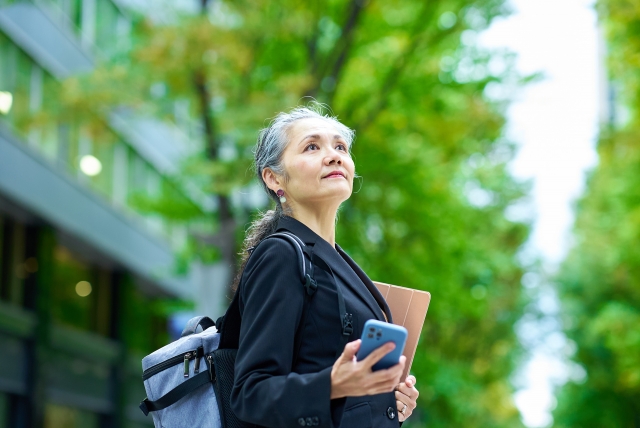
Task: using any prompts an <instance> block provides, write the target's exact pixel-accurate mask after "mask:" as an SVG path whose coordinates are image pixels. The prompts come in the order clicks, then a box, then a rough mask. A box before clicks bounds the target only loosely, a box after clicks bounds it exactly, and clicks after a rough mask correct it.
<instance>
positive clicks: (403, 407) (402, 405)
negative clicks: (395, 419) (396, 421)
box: [396, 400, 409, 417]
mask: <svg viewBox="0 0 640 428" xmlns="http://www.w3.org/2000/svg"><path fill="white" fill-rule="evenodd" d="M396 407H397V408H398V415H399V416H402V417H406V416H407V413H408V411H409V405H408V404H406V403H404V402H402V401H400V400H396ZM403 410H404V412H403Z"/></svg>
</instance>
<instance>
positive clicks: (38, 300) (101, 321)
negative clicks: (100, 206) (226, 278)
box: [0, 0, 198, 428]
mask: <svg viewBox="0 0 640 428" xmlns="http://www.w3.org/2000/svg"><path fill="white" fill-rule="evenodd" d="M12 3H14V1H13V0H0V7H4V6H6V5H10V4H12ZM33 3H34V4H37V5H38V7H40V6H41V5H44V6H46V7H47V8H48V9H49V12H51V14H52V16H53V17H54V18H56V19H57V20H58V21H59V23H62V24H64V25H66V26H68V28H69V29H71V31H72V32H73V33H74V34H75V35H76V36H77V38H78V41H80V42H81V44H82V46H84V47H85V48H87V49H88V50H89V51H91V52H92V53H94V54H97V55H109V54H110V53H111V52H113V50H114V49H115V48H116V47H117V46H116V44H117V43H119V42H120V41H122V40H123V38H122V36H123V35H125V34H126V32H127V31H128V19H127V18H126V17H125V16H124V15H123V14H122V13H121V11H120V10H119V9H118V7H117V6H116V4H114V3H113V2H112V1H111V0H42V1H39V2H33ZM60 89H61V85H60V82H59V81H58V80H57V79H56V78H55V77H54V76H52V75H51V74H50V73H48V72H47V70H46V69H44V68H42V67H41V65H39V64H38V63H37V62H36V61H35V60H34V59H33V58H31V57H29V56H28V55H27V54H26V53H25V52H24V51H23V50H22V49H20V48H19V47H18V45H17V44H16V43H14V42H13V41H12V40H11V39H10V38H9V37H8V36H7V35H5V34H4V33H2V32H1V31H0V126H1V127H2V128H3V131H4V130H8V131H9V132H10V133H11V134H12V135H13V136H15V137H17V138H16V139H17V140H19V141H20V142H21V144H23V145H24V148H25V151H27V152H28V153H29V154H30V155H32V156H33V157H36V158H40V159H42V160H45V161H46V162H48V165H49V166H50V167H52V168H53V169H55V170H56V171H57V172H59V173H60V174H61V175H63V176H65V177H66V178H67V179H69V180H71V181H73V182H75V183H77V184H78V185H80V186H82V187H83V188H84V189H85V190H88V191H89V192H90V193H91V194H92V195H95V196H97V197H98V199H99V200H100V202H102V203H104V204H107V205H108V206H110V207H112V208H113V210H115V211H117V212H120V213H121V214H123V217H124V218H127V219H128V218H133V219H135V220H137V221H134V223H135V224H136V225H140V228H143V229H144V230H146V231H147V232H148V233H149V234H151V235H153V236H155V237H157V238H160V240H161V241H164V242H167V243H168V244H169V245H170V247H172V248H173V249H174V251H176V252H177V251H179V250H180V249H182V248H184V246H185V245H186V239H187V231H186V226H184V225H183V224H181V223H172V222H171V221H168V220H164V219H163V218H162V217H161V216H159V215H157V214H156V213H155V212H154V209H155V207H154V204H156V202H157V201H155V202H154V200H153V198H156V199H158V200H160V199H162V197H163V196H167V195H171V199H172V200H175V198H176V197H177V198H182V202H183V203H184V204H188V205H190V206H192V207H193V209H194V210H196V209H198V208H197V206H196V204H194V203H193V202H192V201H191V200H190V199H188V198H186V197H184V196H182V194H183V192H182V190H181V187H180V186H179V184H178V183H177V182H175V181H174V180H173V179H172V178H171V177H167V176H165V175H163V174H161V173H160V171H159V170H158V169H157V168H155V167H154V165H153V164H152V163H150V162H149V161H148V160H147V159H145V157H144V156H142V154H141V153H139V152H138V151H137V150H136V149H135V148H134V146H133V145H132V144H130V142H128V141H126V140H125V139H124V138H123V137H122V136H121V135H120V134H118V133H117V132H115V131H114V130H113V129H112V128H111V127H110V126H109V125H108V123H106V118H93V119H92V121H91V122H92V123H83V122H80V121H77V120H73V119H70V120H68V121H66V122H61V121H60V119H59V117H60V116H59V115H57V114H56V113H57V109H59V103H58V100H59V99H60V93H59V91H60ZM7 94H8V96H9V97H10V99H11V103H10V108H7V109H6V111H5V109H3V107H6V106H7V103H6V100H7V99H8V98H7ZM3 100H4V104H3ZM94 199H95V198H94ZM167 199H169V198H167ZM12 203H13V202H11V201H8V200H5V199H4V197H3V195H2V194H0V343H1V344H2V346H0V428H4V427H8V428H26V427H36V428H43V427H44V428H58V427H65V428H67V427H68V428H74V427H78V428H80V427H82V428H93V427H96V428H97V427H105V426H110V427H125V428H142V427H150V426H153V423H152V420H151V418H144V417H143V416H142V414H141V413H140V414H139V415H138V413H139V410H138V409H137V407H136V406H137V403H138V402H139V401H140V400H141V399H142V398H143V397H144V395H145V393H144V388H143V386H142V383H141V381H140V369H141V367H140V360H141V358H142V357H143V356H144V355H146V354H148V353H149V352H151V351H152V350H154V349H157V348H159V347H161V346H163V345H165V344H166V343H168V341H169V340H170V339H169V335H168V332H167V318H166V315H165V313H164V311H165V309H163V306H162V304H161V303H162V302H161V301H160V300H159V299H158V298H157V297H154V296H153V295H152V294H151V293H150V292H149V291H148V290H149V287H148V285H149V284H147V283H145V286H143V285H142V284H141V283H140V281H139V280H138V279H137V278H135V277H134V275H133V274H132V273H131V272H128V271H127V270H126V269H125V268H124V267H122V266H118V265H117V264H116V263H114V262H113V261H110V260H107V259H106V257H105V256H102V255H100V254H99V252H98V250H97V249H95V248H92V247H91V242H79V241H76V240H75V239H76V238H74V237H73V236H69V235H68V233H69V232H68V231H64V232H63V231H59V230H55V229H54V228H53V227H52V226H51V225H48V224H46V223H45V222H44V220H42V219H40V218H39V217H38V213H27V215H25V216H23V215H22V214H20V215H19V214H16V212H18V213H20V212H23V211H27V210H26V209H25V208H24V207H19V208H18V209H16V211H15V212H14V211H12V209H5V208H7V207H8V206H10V205H11V204H12ZM87 247H88V248H89V251H84V249H86V248H87ZM33 391H39V394H41V395H39V396H38V397H39V398H41V397H45V399H44V400H34V399H33V396H31V395H30V394H34V393H33ZM136 415H137V417H136Z"/></svg>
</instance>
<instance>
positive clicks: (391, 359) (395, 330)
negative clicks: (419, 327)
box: [356, 320, 407, 371]
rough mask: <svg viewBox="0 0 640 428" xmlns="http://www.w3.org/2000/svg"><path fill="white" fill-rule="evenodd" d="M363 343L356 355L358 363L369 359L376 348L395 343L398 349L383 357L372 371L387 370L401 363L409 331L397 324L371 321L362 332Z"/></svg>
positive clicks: (365, 324)
mask: <svg viewBox="0 0 640 428" xmlns="http://www.w3.org/2000/svg"><path fill="white" fill-rule="evenodd" d="M361 339H362V343H361V344H360V349H359V350H358V353H357V354H356V358H357V359H358V361H361V360H363V359H365V358H367V355H369V354H370V353H371V352H373V351H374V350H375V349H376V348H378V347H380V346H382V345H384V344H385V343H387V342H393V343H395V344H396V347H395V348H394V349H393V351H391V352H389V353H388V354H387V355H385V356H384V357H382V359H381V360H380V361H378V362H377V363H375V364H374V365H373V367H372V370H374V371H375V370H380V369H387V368H389V367H391V366H395V365H396V364H398V362H400V356H401V355H402V352H403V351H404V345H405V343H406V342H407V329H406V328H404V327H402V326H400V325H395V324H389V323H387V322H384V321H378V320H369V321H367V322H366V323H364V330H362V337H361Z"/></svg>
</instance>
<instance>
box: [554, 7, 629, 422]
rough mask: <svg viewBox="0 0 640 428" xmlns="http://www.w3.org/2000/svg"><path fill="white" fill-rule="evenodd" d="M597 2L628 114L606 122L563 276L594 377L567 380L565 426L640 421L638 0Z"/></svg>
mask: <svg viewBox="0 0 640 428" xmlns="http://www.w3.org/2000/svg"><path fill="white" fill-rule="evenodd" d="M598 11H599V13H600V18H601V22H602V24H603V27H604V29H605V32H606V39H607V43H608V47H609V52H610V54H609V70H610V74H611V80H612V85H613V87H614V88H616V89H618V90H617V91H616V93H617V94H618V95H619V97H618V100H616V101H617V104H618V108H620V107H623V106H624V107H623V108H622V109H621V110H620V111H623V110H627V111H628V112H629V120H628V122H627V123H626V124H620V123H615V119H614V122H613V123H611V126H610V127H605V129H603V130H602V131H601V135H600V141H599V144H598V154H599V156H600V163H599V165H598V167H597V168H596V169H595V170H594V171H593V172H592V173H591V176H590V177H589V180H588V186H587V191H586V193H585V195H584V196H583V198H582V200H581V201H580V203H579V204H578V215H577V220H576V225H575V230H574V235H575V246H574V249H573V250H572V251H571V253H570V255H569V257H568V258H567V260H566V261H565V262H564V264H563V266H562V269H561V272H560V274H559V277H558V287H559V290H560V294H561V299H562V304H563V308H564V311H563V312H564V318H565V331H566V333H567V335H568V336H569V337H570V338H571V339H572V340H574V341H575V342H576V344H577V349H578V350H577V353H576V355H575V357H574V358H575V361H576V362H577V363H578V364H580V365H581V366H582V367H583V368H584V369H585V371H586V378H585V379H579V380H578V381H573V382H569V383H568V384H566V385H565V386H563V387H562V388H561V389H560V391H559V394H558V400H559V404H558V407H557V409H556V411H555V413H554V418H555V421H556V425H555V426H559V427H601V426H610V427H640V330H639V329H638V326H640V286H639V284H638V278H640V251H639V250H638V248H639V247H638V242H639V239H640V190H639V189H640V147H638V144H637V141H638V138H639V137H640V120H639V119H640V115H639V114H638V113H639V112H640V110H639V109H638V107H640V91H639V90H640V73H638V67H637V63H638V55H637V53H638V51H639V50H640V31H639V30H638V29H639V28H640V4H638V3H637V2H632V1H621V0H603V1H600V2H599V4H598ZM618 122H619V121H618Z"/></svg>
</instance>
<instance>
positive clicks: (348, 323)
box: [342, 314, 353, 336]
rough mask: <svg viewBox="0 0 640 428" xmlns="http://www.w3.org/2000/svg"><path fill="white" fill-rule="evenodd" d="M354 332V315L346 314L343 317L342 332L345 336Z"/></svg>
mask: <svg viewBox="0 0 640 428" xmlns="http://www.w3.org/2000/svg"><path fill="white" fill-rule="evenodd" d="M351 333H353V315H351V314H344V318H343V319H342V334H343V335H344V336H351Z"/></svg>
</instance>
